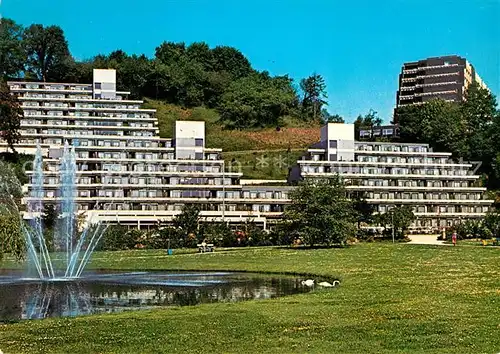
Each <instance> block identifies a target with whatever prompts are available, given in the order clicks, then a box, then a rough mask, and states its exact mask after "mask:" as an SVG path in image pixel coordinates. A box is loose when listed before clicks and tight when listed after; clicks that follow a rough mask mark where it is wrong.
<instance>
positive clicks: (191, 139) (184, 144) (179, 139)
mask: <svg viewBox="0 0 500 354" xmlns="http://www.w3.org/2000/svg"><path fill="white" fill-rule="evenodd" d="M174 138H175V155H176V158H180V159H184V158H194V155H195V154H196V153H203V152H204V149H205V122H203V121H176V122H175V132H174ZM196 139H203V144H201V146H196V144H195V141H196Z"/></svg>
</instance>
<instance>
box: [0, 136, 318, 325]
mask: <svg viewBox="0 0 500 354" xmlns="http://www.w3.org/2000/svg"><path fill="white" fill-rule="evenodd" d="M59 183H60V186H59V194H58V195H57V197H58V200H59V204H58V213H59V215H60V216H59V220H58V223H57V227H55V231H54V246H55V248H56V252H49V248H50V247H49V243H48V241H47V239H46V238H45V236H46V235H45V234H44V232H43V225H42V224H43V222H42V213H43V200H44V196H45V194H44V188H43V187H44V173H43V159H42V152H41V149H40V147H39V146H38V147H37V151H36V154H35V160H34V162H33V176H32V190H31V191H30V194H29V198H28V199H27V212H28V215H27V216H28V217H29V221H28V222H27V223H24V222H23V223H21V224H22V232H23V234H24V236H25V239H26V246H27V252H28V261H29V263H30V265H32V269H31V270H35V272H36V274H37V275H38V276H37V277H32V276H28V277H26V274H25V273H24V271H19V270H12V269H0V299H1V301H0V324H1V323H3V322H10V321H19V320H24V319H42V318H46V317H65V316H79V315H85V314H96V313H103V312H114V311H124V310H132V309H142V308H144V309H146V308H151V307H153V306H186V305H195V304H199V303H205V302H218V301H223V302H225V301H231V302H232V301H243V300H248V299H268V298H273V297H277V296H284V295H289V294H298V293H303V292H308V291H311V289H312V288H311V287H307V286H303V285H302V284H301V279H300V278H296V277H293V276H283V275H280V276H270V275H269V276H266V275H261V274H251V273H245V274H238V273H234V272H196V273H190V272H142V271H141V272H137V271H134V272H124V271H122V272H120V271H113V270H99V271H86V272H85V273H84V274H82V272H83V271H84V269H85V267H86V265H87V264H88V263H89V260H90V258H91V256H92V253H93V252H94V250H95V248H96V246H97V244H98V243H99V241H100V240H101V238H102V236H103V234H104V232H105V231H106V226H103V225H102V224H101V223H91V222H88V225H87V227H85V228H84V229H83V230H81V231H78V227H77V225H76V221H77V220H76V219H77V218H76V204H75V194H76V162H75V151H74V148H73V147H70V146H69V145H68V143H66V144H65V145H64V148H63V152H62V156H61V163H60V168H59Z"/></svg>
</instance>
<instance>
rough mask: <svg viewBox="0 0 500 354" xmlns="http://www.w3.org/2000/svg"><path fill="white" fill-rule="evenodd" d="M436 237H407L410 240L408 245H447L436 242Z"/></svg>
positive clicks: (442, 242)
mask: <svg viewBox="0 0 500 354" xmlns="http://www.w3.org/2000/svg"><path fill="white" fill-rule="evenodd" d="M437 237H438V235H408V238H409V239H410V240H411V241H410V242H408V243H409V244H414V245H448V244H446V243H444V241H438V240H437Z"/></svg>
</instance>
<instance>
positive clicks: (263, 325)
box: [0, 244, 500, 353]
mask: <svg viewBox="0 0 500 354" xmlns="http://www.w3.org/2000/svg"><path fill="white" fill-rule="evenodd" d="M499 252H500V251H499V249H494V248H485V247H472V246H463V247H446V246H421V245H407V244H396V245H392V244H361V245H356V246H353V247H350V248H346V249H329V250H294V249H278V248H260V249H255V248H254V249H249V248H247V249H239V250H232V251H227V252H219V253H215V254H204V255H199V254H179V255H175V254H174V256H166V255H165V253H164V252H161V251H130V252H116V253H98V254H96V255H95V258H94V260H93V261H92V266H94V267H105V268H117V269H149V268H154V269H204V270H205V269H206V270H208V269H217V270H237V269H238V270H250V271H276V272H299V273H313V274H317V276H314V278H316V279H322V277H321V276H320V275H322V276H325V277H327V276H328V277H330V276H340V277H341V279H342V285H341V287H340V288H338V289H335V290H321V291H316V292H314V293H311V294H303V295H295V296H289V297H284V298H280V299H275V300H266V301H250V302H242V303H234V304H207V305H200V306H194V307H184V308H170V309H157V310H152V311H146V312H127V313H121V314H111V315H98V316H90V317H81V318H76V319H50V320H43V321H31V322H22V323H18V324H11V325H3V326H0V348H1V349H2V350H4V351H5V352H6V353H18V352H39V353H48V352H61V353H63V352H65V353H68V352H71V353H87V352H99V353H118V352H123V353H157V352H164V353H173V352H182V353H199V352H217V353H221V352H230V353H236V352H237V353H255V352H270V353H273V352H306V351H307V352H323V353H365V352H378V353H394V352H412V353H413V352H415V353H496V352H498V351H499V350H500V336H499V332H500V330H499V327H498V326H499V323H500V314H499V312H498V308H499V304H500V303H499V301H500V300H499V298H500V297H499V295H500V293H499V289H500V267H499V265H498V259H499V255H500V254H499Z"/></svg>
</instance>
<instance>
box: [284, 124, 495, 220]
mask: <svg viewBox="0 0 500 354" xmlns="http://www.w3.org/2000/svg"><path fill="white" fill-rule="evenodd" d="M450 155H451V154H450V153H445V152H433V151H432V150H431V149H430V148H429V146H428V145H426V144H405V143H395V142H393V143H380V142H358V141H355V140H354V125H353V124H338V123H329V124H328V125H326V126H324V127H323V128H322V130H321V142H320V143H319V144H317V145H315V146H314V147H313V148H311V149H309V150H308V151H307V153H306V154H305V155H304V156H303V157H302V160H299V161H298V162H297V165H296V166H294V167H293V168H292V170H291V173H290V176H289V181H290V182H291V183H295V182H297V181H299V180H301V179H307V178H328V177H331V176H334V175H337V174H338V175H340V176H341V177H342V178H343V179H344V181H345V183H346V188H347V190H348V191H350V192H363V194H364V196H365V198H366V200H367V201H368V203H371V204H374V206H375V208H376V212H377V213H385V212H387V211H389V210H390V209H391V208H393V207H394V206H397V205H411V206H412V207H413V210H414V213H415V215H416V216H417V220H416V221H415V223H414V225H413V227H414V228H418V229H433V230H436V229H438V228H440V227H445V226H451V225H453V224H455V223H458V222H460V221H461V219H470V218H478V217H482V216H484V215H485V213H486V212H487V211H488V210H489V208H490V206H491V204H492V202H493V201H492V200H488V199H484V192H485V190H486V188H483V187H481V186H479V176H477V175H474V174H473V172H472V171H471V168H472V167H473V166H472V165H471V164H466V163H455V162H453V161H452V160H451V159H450Z"/></svg>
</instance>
